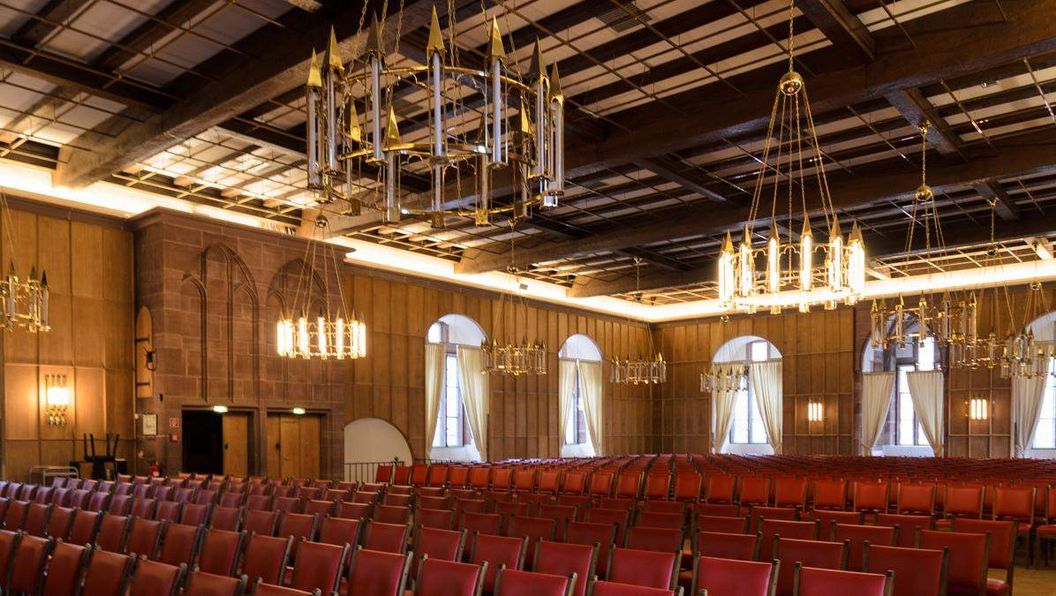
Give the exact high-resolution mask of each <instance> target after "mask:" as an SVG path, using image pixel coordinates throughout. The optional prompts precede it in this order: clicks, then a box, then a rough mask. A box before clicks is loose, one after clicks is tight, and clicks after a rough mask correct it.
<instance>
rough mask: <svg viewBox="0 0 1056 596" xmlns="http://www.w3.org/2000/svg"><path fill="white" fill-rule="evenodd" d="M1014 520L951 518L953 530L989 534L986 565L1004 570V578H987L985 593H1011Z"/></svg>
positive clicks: (1013, 562)
mask: <svg viewBox="0 0 1056 596" xmlns="http://www.w3.org/2000/svg"><path fill="white" fill-rule="evenodd" d="M1016 527H1017V525H1016V522H1014V521H1002V520H988V519H985V520H984V519H969V518H959V519H954V520H953V528H952V530H953V531H954V532H963V533H966V534H989V535H990V552H989V556H988V557H987V565H988V566H989V567H990V568H991V569H1000V570H1002V571H1004V572H1005V579H1003V580H1001V579H997V578H988V579H987V582H986V593H987V594H1011V593H1012V572H1013V570H1014V569H1015V555H1016Z"/></svg>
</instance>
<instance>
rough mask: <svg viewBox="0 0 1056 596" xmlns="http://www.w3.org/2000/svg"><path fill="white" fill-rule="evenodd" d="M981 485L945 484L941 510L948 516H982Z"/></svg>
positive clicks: (977, 517)
mask: <svg viewBox="0 0 1056 596" xmlns="http://www.w3.org/2000/svg"><path fill="white" fill-rule="evenodd" d="M983 492H984V491H983V487H982V486H955V485H946V496H945V498H943V501H942V509H943V512H944V513H945V514H946V515H947V516H949V517H974V518H976V519H979V518H981V517H983Z"/></svg>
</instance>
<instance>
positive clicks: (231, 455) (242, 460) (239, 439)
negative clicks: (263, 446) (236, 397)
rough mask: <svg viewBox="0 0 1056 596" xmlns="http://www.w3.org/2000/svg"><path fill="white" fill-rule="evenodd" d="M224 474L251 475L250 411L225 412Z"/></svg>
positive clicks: (241, 476) (242, 476)
mask: <svg viewBox="0 0 1056 596" xmlns="http://www.w3.org/2000/svg"><path fill="white" fill-rule="evenodd" d="M223 419H224V474H230V475H232V476H238V477H240V478H244V477H246V476H248V475H249V413H248V412H228V413H227V414H224V416H223Z"/></svg>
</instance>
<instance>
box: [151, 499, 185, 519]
mask: <svg viewBox="0 0 1056 596" xmlns="http://www.w3.org/2000/svg"><path fill="white" fill-rule="evenodd" d="M182 510H183V503H181V502H179V501H158V506H157V508H156V509H155V510H154V519H156V520H158V521H167V522H172V523H176V522H178V521H180V512H181V511H182Z"/></svg>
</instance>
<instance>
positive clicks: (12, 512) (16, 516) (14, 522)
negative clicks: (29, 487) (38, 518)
mask: <svg viewBox="0 0 1056 596" xmlns="http://www.w3.org/2000/svg"><path fill="white" fill-rule="evenodd" d="M30 504H31V503H30V502H29V501H9V502H8V503H7V511H5V512H4V529H5V530H21V529H22V524H24V523H25V521H26V514H28V513H29V506H30Z"/></svg>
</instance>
